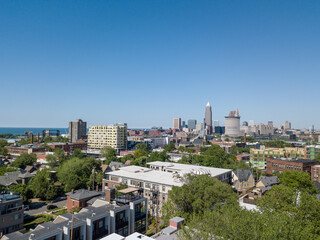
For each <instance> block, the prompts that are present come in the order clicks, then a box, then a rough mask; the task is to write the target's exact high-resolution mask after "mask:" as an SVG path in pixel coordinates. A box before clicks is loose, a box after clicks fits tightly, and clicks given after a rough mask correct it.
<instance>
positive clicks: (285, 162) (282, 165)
mask: <svg viewBox="0 0 320 240" xmlns="http://www.w3.org/2000/svg"><path fill="white" fill-rule="evenodd" d="M266 162H267V167H266V171H267V173H268V174H272V173H274V172H280V173H281V172H283V171H285V170H288V171H303V172H307V173H309V174H310V175H311V167H312V166H314V165H317V164H318V163H317V162H316V161H312V160H307V159H294V158H267V160H266Z"/></svg>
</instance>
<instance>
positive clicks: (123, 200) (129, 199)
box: [115, 195, 142, 204]
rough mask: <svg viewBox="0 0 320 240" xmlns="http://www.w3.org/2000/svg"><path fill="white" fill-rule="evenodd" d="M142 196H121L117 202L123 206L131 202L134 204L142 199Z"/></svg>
mask: <svg viewBox="0 0 320 240" xmlns="http://www.w3.org/2000/svg"><path fill="white" fill-rule="evenodd" d="M141 198H142V197H141V196H138V195H130V196H120V197H117V198H116V199H115V200H116V202H117V203H121V204H128V203H130V202H134V201H136V200H139V199H141Z"/></svg>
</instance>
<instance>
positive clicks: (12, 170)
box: [0, 166, 17, 176]
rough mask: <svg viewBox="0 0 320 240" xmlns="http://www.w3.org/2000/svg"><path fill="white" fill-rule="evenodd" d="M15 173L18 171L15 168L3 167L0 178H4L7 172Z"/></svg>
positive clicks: (0, 170) (0, 168)
mask: <svg viewBox="0 0 320 240" xmlns="http://www.w3.org/2000/svg"><path fill="white" fill-rule="evenodd" d="M14 171H17V169H15V168H10V167H8V166H3V167H0V176H3V175H4V174H5V173H7V172H14Z"/></svg>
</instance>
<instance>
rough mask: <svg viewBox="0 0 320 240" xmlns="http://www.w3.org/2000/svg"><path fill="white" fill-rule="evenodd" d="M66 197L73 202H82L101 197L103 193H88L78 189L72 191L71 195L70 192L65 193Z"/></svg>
mask: <svg viewBox="0 0 320 240" xmlns="http://www.w3.org/2000/svg"><path fill="white" fill-rule="evenodd" d="M67 196H70V198H72V199H75V200H82V199H87V198H93V197H98V196H103V193H102V192H97V191H90V190H86V189H79V190H76V191H74V193H71V192H69V193H67Z"/></svg>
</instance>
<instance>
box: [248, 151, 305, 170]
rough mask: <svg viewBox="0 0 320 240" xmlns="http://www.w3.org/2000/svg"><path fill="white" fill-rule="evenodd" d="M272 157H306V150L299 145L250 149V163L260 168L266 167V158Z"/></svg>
mask: <svg viewBox="0 0 320 240" xmlns="http://www.w3.org/2000/svg"><path fill="white" fill-rule="evenodd" d="M272 157H277V158H300V159H305V158H306V151H305V149H304V148H297V147H285V148H265V149H253V148H251V149H250V163H251V164H252V166H254V167H257V168H259V169H265V167H266V159H267V158H272Z"/></svg>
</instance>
